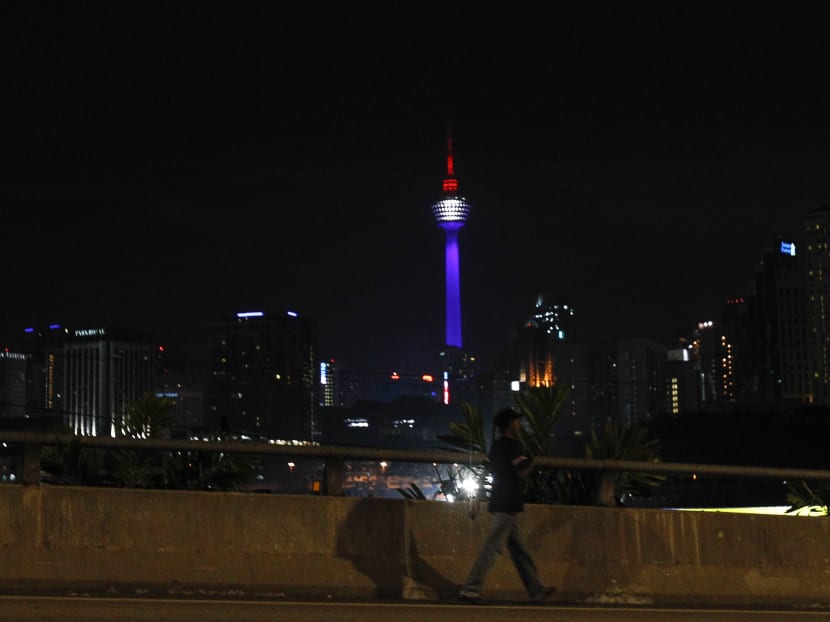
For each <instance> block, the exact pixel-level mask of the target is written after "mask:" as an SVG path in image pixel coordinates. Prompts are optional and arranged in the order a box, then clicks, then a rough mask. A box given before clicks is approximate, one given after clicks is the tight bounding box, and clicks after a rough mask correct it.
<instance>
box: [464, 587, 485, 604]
mask: <svg viewBox="0 0 830 622" xmlns="http://www.w3.org/2000/svg"><path fill="white" fill-rule="evenodd" d="M458 600H460V601H461V602H462V603H467V604H468V605H480V604H482V603H483V602H484V599H483V598H482V597H481V594H479V593H478V592H467V591H464V590H461V591H460V592H459V593H458Z"/></svg>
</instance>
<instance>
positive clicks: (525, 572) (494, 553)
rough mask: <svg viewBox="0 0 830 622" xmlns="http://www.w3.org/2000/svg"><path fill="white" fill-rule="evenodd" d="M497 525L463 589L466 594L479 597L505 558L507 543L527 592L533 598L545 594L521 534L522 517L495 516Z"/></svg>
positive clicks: (502, 514)
mask: <svg viewBox="0 0 830 622" xmlns="http://www.w3.org/2000/svg"><path fill="white" fill-rule="evenodd" d="M492 516H493V524H492V526H491V527H490V533H488V534H487V537H486V539H485V540H484V544H483V545H482V547H481V551H480V552H479V554H478V558H476V561H475V563H474V564H473V567H472V568H471V569H470V574H468V575H467V580H466V581H464V585H463V586H462V588H461V591H462V592H473V593H476V594H478V593H479V592H480V591H481V587H482V585H484V578H485V577H486V576H487V573H488V572H489V571H490V568H492V567H493V564H494V563H496V560H497V559H498V558H499V557H500V556H501V553H502V550H504V546H505V544H506V545H507V550H508V551H509V552H510V557H511V559H512V560H513V565H514V566H516V570H517V571H518V572H519V576H520V577H521V579H522V583H524V586H525V590H527V593H528V595H529V596H530V597H531V598H532V597H534V596H536V595H538V594H541V593H542V590H543V589H544V588H543V586H542V583H541V582H540V581H539V576H538V575H537V573H536V564H535V563H534V562H533V558H532V557H531V556H530V553H528V551H527V549H526V548H525V545H524V542H523V541H522V537H521V535H520V534H519V524H518V518H519V515H518V514H505V513H503V512H494V513H493V515H492Z"/></svg>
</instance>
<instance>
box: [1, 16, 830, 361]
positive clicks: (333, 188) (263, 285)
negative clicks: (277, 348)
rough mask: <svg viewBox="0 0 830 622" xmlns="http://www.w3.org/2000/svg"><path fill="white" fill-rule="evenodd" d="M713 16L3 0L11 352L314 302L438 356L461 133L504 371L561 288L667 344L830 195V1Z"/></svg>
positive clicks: (609, 319)
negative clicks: (439, 210) (438, 216)
mask: <svg viewBox="0 0 830 622" xmlns="http://www.w3.org/2000/svg"><path fill="white" fill-rule="evenodd" d="M703 4H706V3H699V2H698V3H696V2H663V3H642V4H639V3H593V4H590V3H589V4H583V3H579V7H574V8H568V7H560V6H558V5H556V4H554V5H546V6H545V11H544V12H540V13H537V14H534V13H533V12H532V11H531V12H521V13H520V12H517V11H516V10H515V9H513V10H512V11H511V12H497V11H492V12H482V11H481V10H480V9H478V8H476V10H475V12H473V11H472V10H470V11H467V10H465V9H464V8H462V7H456V6H454V5H453V6H450V5H442V6H440V7H435V8H430V7H425V6H421V5H417V6H415V5H409V4H406V5H400V8H397V9H396V8H387V9H385V10H384V11H382V12H370V11H369V10H368V9H366V8H363V9H360V8H356V7H355V6H353V5H350V6H349V9H348V10H339V9H333V10H331V9H325V10H324V9H323V8H322V6H321V7H318V8H317V9H316V10H314V11H311V10H310V11H308V12H304V13H301V12H299V10H297V9H296V8H292V9H290V10H289V9H285V8H284V3H274V2H268V3H264V2H263V3H257V2H237V3H231V2H226V3H218V2H198V3H184V2H166V3H152V2H143V3H132V4H130V5H127V4H124V3H100V4H96V3H87V2H73V3H38V2H25V3H5V4H4V5H3V7H2V9H0V13H2V14H1V15H0V23H2V24H3V26H2V29H3V31H4V32H3V38H4V43H5V46H4V47H5V49H6V54H5V58H4V65H5V68H4V75H3V83H4V89H3V90H4V95H3V97H2V100H0V101H1V102H2V103H0V105H2V108H3V109H2V112H3V119H4V124H3V140H2V147H0V148H1V149H2V152H3V156H4V157H3V161H2V164H3V166H2V170H3V179H4V181H3V184H2V188H3V189H2V193H3V195H2V197H3V200H2V206H3V211H2V219H3V227H2V234H3V249H4V253H3V256H4V258H5V268H4V270H3V277H2V283H3V287H2V292H3V304H2V305H0V343H1V342H6V343H12V342H13V340H14V338H15V337H16V336H17V335H19V334H20V333H21V332H22V329H23V328H24V327H26V326H43V325H46V324H49V323H61V324H64V325H72V326H81V325H82V326H84V327H88V326H93V325H102V324H117V325H122V326H127V327H133V328H146V329H149V330H151V331H152V332H153V334H154V336H155V338H156V340H157V341H161V342H165V343H167V344H168V345H171V346H173V345H175V344H176V343H181V344H185V343H188V342H189V340H192V336H191V335H192V334H193V329H194V327H197V326H200V325H202V324H204V323H205V322H207V321H210V320H215V319H218V318H222V317H225V316H227V315H228V314H231V313H234V312H236V311H241V310H254V309H264V310H283V309H292V310H296V311H298V312H300V313H304V314H309V315H312V316H314V317H316V318H318V322H319V330H320V342H319V345H320V353H321V355H322V356H324V357H327V358H329V357H334V358H336V359H337V360H339V361H340V362H341V364H342V365H343V366H344V367H347V368H349V369H352V370H354V371H366V372H374V371H380V370H388V369H398V370H401V371H413V372H418V371H421V367H422V366H423V364H424V363H423V361H425V360H426V358H427V357H429V356H431V355H432V353H433V352H434V351H435V350H436V349H437V348H438V347H439V346H440V345H441V343H442V342H443V337H444V335H443V331H444V318H443V295H444V284H443V280H444V273H443V242H444V238H443V231H442V230H441V229H440V228H439V227H438V226H437V225H436V224H435V223H434V221H433V219H432V214H431V211H430V206H431V204H432V203H433V202H434V201H435V200H436V199H437V198H438V197H439V195H440V190H441V181H442V179H443V177H444V175H445V166H446V162H445V158H446V131H447V123H448V122H451V123H452V127H453V135H454V152H455V172H456V175H457V178H458V180H459V184H460V189H461V192H462V194H464V195H465V196H466V198H467V199H468V201H469V202H470V203H471V205H472V211H471V215H470V218H469V220H468V222H467V224H466V226H465V227H464V228H463V229H462V231H461V234H460V250H461V269H462V274H461V287H462V311H463V325H464V342H465V347H466V349H468V350H470V351H472V352H474V353H476V354H478V355H479V356H480V357H481V360H482V365H483V367H485V368H487V367H488V366H490V365H491V364H492V361H493V359H494V357H495V356H496V355H497V353H498V351H499V350H500V349H501V348H502V347H503V346H504V345H505V344H506V343H507V341H508V340H509V339H510V337H511V334H512V333H513V332H514V331H515V330H516V329H518V328H519V327H520V326H521V325H522V323H523V322H524V320H525V319H527V317H528V316H529V314H530V312H531V310H532V306H533V303H534V301H535V298H536V295H537V294H538V293H539V292H542V291H549V292H552V293H553V294H554V295H555V296H556V299H557V300H558V301H559V302H565V303H569V304H572V305H573V306H574V307H575V309H576V314H577V321H578V323H577V327H576V333H575V335H574V336H575V337H579V338H583V339H590V340H593V339H612V338H617V337H630V336H639V337H650V338H652V339H655V340H657V341H660V342H662V343H664V344H666V345H669V344H670V343H671V342H672V340H673V339H674V338H676V337H677V336H678V335H679V334H681V333H682V332H683V331H684V330H688V329H689V328H691V327H692V326H693V325H695V324H696V323H697V322H698V321H700V320H707V319H717V314H718V312H719V309H720V306H721V302H722V300H724V299H725V298H727V297H731V296H736V295H741V294H745V293H747V291H748V288H749V287H750V286H751V283H752V279H753V271H754V269H755V267H756V265H757V263H758V261H759V260H760V258H761V254H762V252H763V250H764V249H765V248H766V247H767V246H769V245H770V244H771V243H772V242H773V241H774V240H775V238H776V237H777V236H784V237H785V238H794V237H795V236H797V235H798V233H799V230H800V227H801V223H802V220H803V218H804V216H805V215H806V213H807V211H808V210H810V209H813V208H816V207H819V206H821V205H824V204H827V203H828V202H830V151H828V146H830V140H828V139H830V127H829V126H828V118H830V105H829V104H830V102H829V101H828V94H829V93H830V89H828V80H830V66H828V65H829V64H830V62H829V61H830V56H828V51H829V50H828V43H827V41H828V38H827V35H826V28H825V24H826V23H827V22H826V19H825V18H826V17H827V16H826V15H825V14H810V13H808V12H806V11H805V12H803V13H795V12H794V10H793V9H788V10H790V11H791V12H790V13H788V14H773V13H772V12H771V11H770V12H766V13H763V12H761V11H764V10H763V9H759V8H757V7H756V6H755V5H753V4H750V3H746V4H744V3H730V4H729V6H721V4H726V3H718V4H717V5H714V4H713V5H711V6H709V5H707V6H704V7H703V8H701V6H700V5H703ZM127 6H130V7H132V8H125V7H127ZM390 6H393V7H394V5H390ZM540 6H541V5H540ZM539 10H540V11H541V9H539ZM338 11H339V12H338ZM548 13H549V14H548Z"/></svg>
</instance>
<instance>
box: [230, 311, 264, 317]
mask: <svg viewBox="0 0 830 622" xmlns="http://www.w3.org/2000/svg"><path fill="white" fill-rule="evenodd" d="M264 315H265V314H264V313H263V312H262V311H242V312H240V313H237V314H236V317H262V316H264Z"/></svg>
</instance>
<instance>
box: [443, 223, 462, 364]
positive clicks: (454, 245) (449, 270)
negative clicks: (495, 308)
mask: <svg viewBox="0 0 830 622" xmlns="http://www.w3.org/2000/svg"><path fill="white" fill-rule="evenodd" d="M441 227H442V228H443V229H444V231H446V248H445V250H444V264H445V266H446V277H447V290H446V292H447V294H446V304H447V340H446V345H448V346H454V347H456V348H460V347H461V276H460V274H459V261H458V230H459V229H460V228H461V223H454V222H448V223H444V224H442V225H441Z"/></svg>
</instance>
